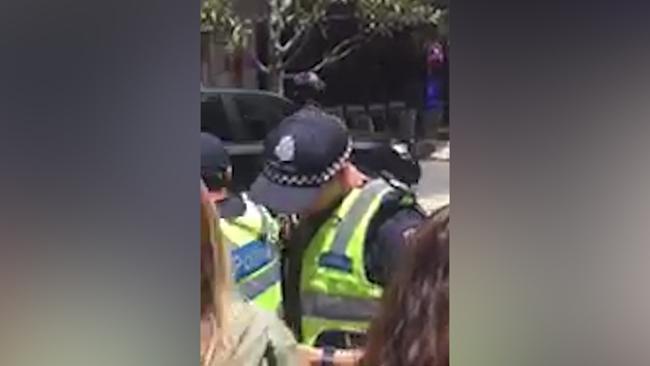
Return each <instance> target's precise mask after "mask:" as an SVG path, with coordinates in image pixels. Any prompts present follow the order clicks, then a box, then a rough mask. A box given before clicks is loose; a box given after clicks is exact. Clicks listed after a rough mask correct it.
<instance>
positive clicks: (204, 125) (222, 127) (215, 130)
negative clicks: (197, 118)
mask: <svg viewBox="0 0 650 366" xmlns="http://www.w3.org/2000/svg"><path fill="white" fill-rule="evenodd" d="M201 131H203V132H209V133H211V134H213V135H215V136H218V137H219V138H220V139H222V140H224V141H231V140H232V139H233V131H232V128H231V126H230V123H229V121H228V115H227V114H226V110H225V108H224V106H223V101H222V100H221V98H220V97H219V96H207V97H204V98H202V100H201Z"/></svg>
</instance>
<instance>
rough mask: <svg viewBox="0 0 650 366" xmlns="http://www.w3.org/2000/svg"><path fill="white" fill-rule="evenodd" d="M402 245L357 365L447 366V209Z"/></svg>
mask: <svg viewBox="0 0 650 366" xmlns="http://www.w3.org/2000/svg"><path fill="white" fill-rule="evenodd" d="M408 242H409V254H408V258H405V261H404V262H403V263H402V266H401V268H400V271H399V272H398V275H397V276H396V278H395V279H394V282H392V283H391V284H390V286H389V288H388V289H387V290H386V293H385V294H384V299H383V304H382V309H381V312H380V314H379V317H378V318H377V319H376V320H375V321H374V322H373V324H372V326H371V329H370V332H369V338H368V346H367V348H366V354H365V356H364V360H363V363H362V364H363V365H366V366H443V365H445V366H446V365H449V206H448V205H447V206H444V207H442V208H441V209H439V210H437V211H436V212H435V213H434V214H432V215H431V216H430V217H429V219H428V220H427V221H426V222H425V223H423V224H422V226H420V227H419V228H418V230H417V231H416V232H415V233H414V234H413V235H412V236H410V237H409V239H408Z"/></svg>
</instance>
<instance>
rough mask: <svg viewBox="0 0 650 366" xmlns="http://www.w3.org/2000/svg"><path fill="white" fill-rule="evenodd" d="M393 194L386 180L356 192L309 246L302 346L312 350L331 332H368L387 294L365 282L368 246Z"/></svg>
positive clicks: (305, 263)
mask: <svg viewBox="0 0 650 366" xmlns="http://www.w3.org/2000/svg"><path fill="white" fill-rule="evenodd" d="M392 190H393V187H391V186H390V185H389V184H388V183H387V182H385V181H383V180H373V181H371V182H368V184H366V185H365V186H364V187H363V188H362V189H355V190H353V191H352V192H350V193H349V194H348V196H347V197H346V198H345V199H344V200H343V202H342V203H341V205H340V206H339V207H338V208H337V209H336V210H335V211H334V213H333V215H332V216H331V217H330V218H328V219H327V220H326V221H325V222H324V223H323V224H322V226H321V228H320V229H319V230H318V231H317V232H316V234H315V235H314V237H313V238H312V240H311V242H310V243H309V245H308V247H307V250H306V251H305V257H304V259H303V272H302V275H301V291H302V293H301V296H300V299H301V310H302V319H301V338H302V339H301V342H303V343H305V344H308V345H312V346H313V345H314V343H315V341H316V340H317V338H318V336H319V335H320V334H323V332H327V331H342V332H353V333H360V332H365V331H366V330H367V328H368V325H369V322H370V320H371V319H372V317H373V316H374V315H375V314H376V312H377V311H378V308H379V305H378V300H379V298H380V297H381V294H382V291H383V290H382V288H381V286H378V285H376V284H374V283H372V282H370V281H369V280H368V278H367V277H366V270H365V261H364V247H365V241H366V236H367V230H368V228H369V225H370V222H371V221H372V218H373V217H374V215H375V214H376V213H377V211H378V210H379V208H380V207H381V202H382V200H383V197H385V196H386V194H388V193H389V192H391V191H392Z"/></svg>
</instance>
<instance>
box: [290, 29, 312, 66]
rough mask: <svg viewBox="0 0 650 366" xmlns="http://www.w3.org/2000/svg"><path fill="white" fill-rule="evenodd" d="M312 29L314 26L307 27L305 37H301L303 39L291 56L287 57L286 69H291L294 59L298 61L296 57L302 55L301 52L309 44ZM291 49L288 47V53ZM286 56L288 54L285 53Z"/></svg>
mask: <svg viewBox="0 0 650 366" xmlns="http://www.w3.org/2000/svg"><path fill="white" fill-rule="evenodd" d="M312 29H313V28H312V27H310V26H306V27H305V31H304V35H303V37H301V40H300V41H299V44H298V47H297V48H295V50H294V51H293V52H292V53H291V56H289V57H288V58H287V60H286V61H285V62H284V67H285V69H289V68H290V67H291V65H292V64H293V63H294V61H296V59H297V58H298V57H299V56H300V54H301V53H302V50H303V49H305V47H306V46H307V43H309V36H310V33H311V30H312ZM290 50H291V49H288V50H287V53H288V52H289V51H290ZM285 56H286V54H285Z"/></svg>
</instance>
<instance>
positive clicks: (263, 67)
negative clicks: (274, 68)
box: [247, 51, 269, 74]
mask: <svg viewBox="0 0 650 366" xmlns="http://www.w3.org/2000/svg"><path fill="white" fill-rule="evenodd" d="M247 55H248V57H250V58H251V59H252V60H253V62H255V67H257V69H258V70H259V71H261V72H263V73H265V74H268V73H269V67H268V66H266V65H264V63H263V62H262V61H261V60H260V59H259V58H258V57H257V55H256V54H255V51H253V52H250V51H249V52H247Z"/></svg>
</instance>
